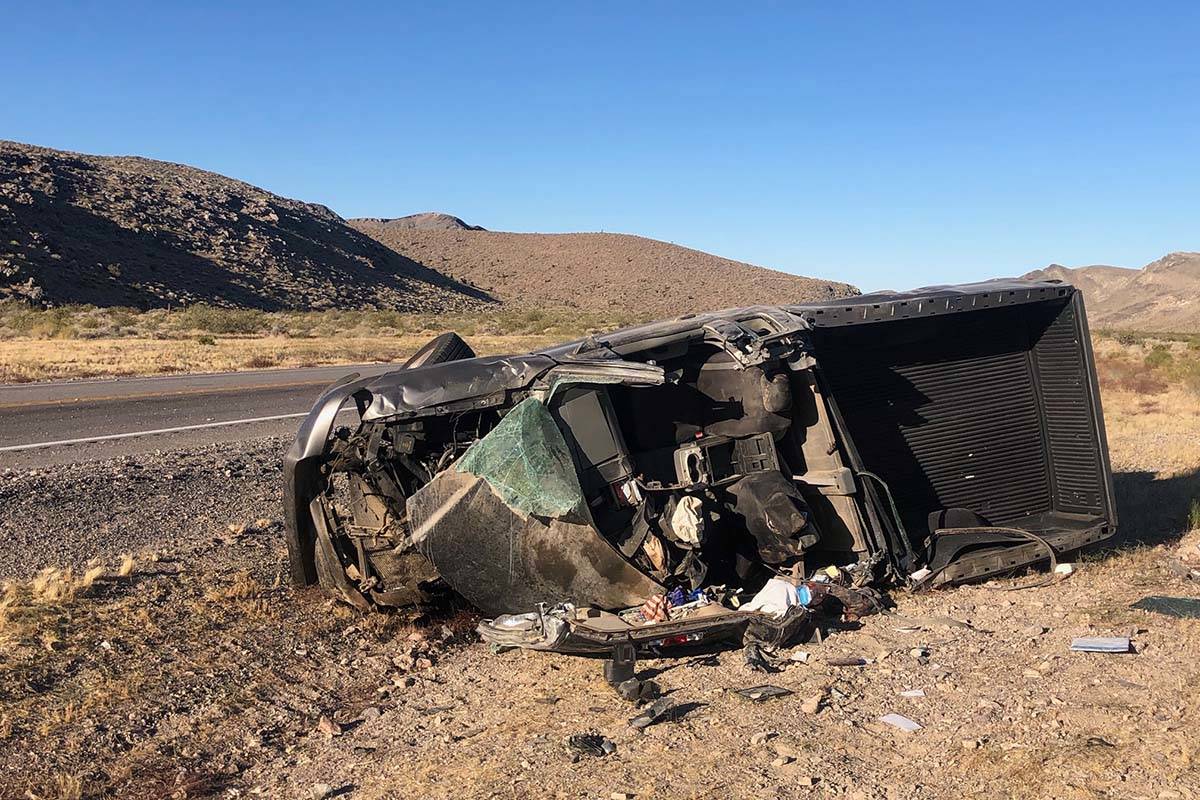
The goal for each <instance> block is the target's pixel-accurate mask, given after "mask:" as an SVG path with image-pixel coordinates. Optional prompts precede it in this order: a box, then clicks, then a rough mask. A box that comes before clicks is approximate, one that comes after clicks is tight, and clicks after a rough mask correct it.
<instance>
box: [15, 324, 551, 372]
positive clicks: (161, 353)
mask: <svg viewBox="0 0 1200 800" xmlns="http://www.w3.org/2000/svg"><path fill="white" fill-rule="evenodd" d="M430 338H431V335H424V334H421V335H415V334H414V335H403V336H374V337H357V338H355V337H342V336H330V337H326V338H313V339H289V338H286V337H282V336H265V337H260V338H252V337H244V336H237V337H234V336H219V337H215V338H214V343H213V344H211V345H205V344H200V343H199V342H197V341H195V340H192V339H62V340H60V339H29V338H24V339H7V340H4V339H0V383H24V382H28V381H36V380H53V379H65V378H95V377H118V376H130V375H161V374H173V373H189V372H230V371H236V370H243V369H264V368H270V367H314V366H320V365H325V364H361V363H370V362H383V363H390V362H396V361H403V360H404V359H406V358H407V357H408V356H410V355H412V353H414V352H415V351H416V350H417V349H418V348H419V347H421V346H422V345H423V344H425V343H426V342H427V341H428V340H429V339H430ZM469 341H470V343H471V346H472V347H474V348H475V349H476V350H477V351H478V352H479V353H480V355H489V354H495V353H521V352H527V351H529V350H532V349H536V348H538V347H543V346H545V345H548V344H554V343H555V342H557V341H559V339H558V338H556V337H551V336H542V335H513V336H495V335H476V336H472V337H470V340H469Z"/></svg>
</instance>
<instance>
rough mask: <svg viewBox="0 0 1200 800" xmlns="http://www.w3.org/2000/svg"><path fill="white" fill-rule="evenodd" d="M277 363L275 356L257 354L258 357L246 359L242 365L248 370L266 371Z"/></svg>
mask: <svg viewBox="0 0 1200 800" xmlns="http://www.w3.org/2000/svg"><path fill="white" fill-rule="evenodd" d="M278 363H279V360H278V359H277V358H275V356H273V355H270V354H267V353H259V354H258V355H254V356H250V357H249V358H247V359H246V360H245V361H244V362H243V364H242V365H243V366H245V367H248V368H249V369H266V368H267V367H273V366H275V365H276V364H278Z"/></svg>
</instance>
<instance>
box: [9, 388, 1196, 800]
mask: <svg viewBox="0 0 1200 800" xmlns="http://www.w3.org/2000/svg"><path fill="white" fill-rule="evenodd" d="M1105 402H1106V418H1107V422H1108V427H1109V439H1110V443H1111V448H1112V456H1113V466H1114V473H1115V476H1116V485H1117V493H1118V503H1119V506H1120V509H1121V514H1122V522H1121V525H1122V531H1123V533H1122V537H1121V541H1119V542H1116V543H1112V544H1111V545H1109V546H1108V547H1106V548H1105V549H1102V550H1099V551H1095V552H1092V553H1088V554H1085V555H1084V556H1083V557H1082V558H1080V559H1078V560H1077V567H1078V568H1077V571H1076V572H1075V573H1074V574H1073V575H1072V576H1070V577H1069V578H1067V579H1065V580H1063V581H1062V582H1059V583H1056V584H1054V585H1051V586H1043V587H1040V588H1029V589H1023V590H1013V591H1008V590H1009V589H1014V588H1015V587H1018V586H1022V585H1024V584H1027V583H1031V582H1035V581H1036V579H1037V578H1038V577H1039V576H1038V575H1037V574H1030V575H1024V576H1016V577H1014V578H1011V579H1006V580H1003V581H996V582H992V583H989V584H986V585H982V586H972V587H963V588H956V589H951V590H944V591H934V592H931V593H928V594H922V595H911V594H908V593H905V592H894V593H893V594H892V600H893V601H894V602H895V608H894V609H893V610H892V611H891V613H889V614H886V615H878V616H875V617H870V618H868V619H866V620H864V621H863V623H862V625H861V627H859V628H858V629H856V630H838V631H834V632H832V633H831V634H830V635H829V636H828V638H827V639H826V640H825V642H824V643H823V644H806V645H801V646H798V647H796V648H792V649H789V650H787V651H784V652H783V653H782V654H781V656H782V658H783V660H782V662H781V666H782V669H781V671H780V672H778V673H776V674H771V675H762V674H759V673H754V672H751V671H749V670H748V668H747V667H746V666H745V665H744V663H743V660H742V656H741V653H740V652H739V651H738V650H736V649H734V650H727V651H717V652H705V653H694V654H689V655H687V656H686V657H682V658H661V659H648V660H643V661H641V662H639V667H640V669H641V670H642V671H643V675H645V676H653V677H654V678H655V680H657V681H658V682H659V683H660V684H661V685H662V686H663V689H664V691H666V692H667V693H668V697H669V698H670V700H671V702H672V703H673V705H674V708H673V711H672V713H670V714H668V718H667V719H665V720H663V721H661V722H659V723H657V724H655V725H653V726H651V727H649V728H647V729H646V730H645V731H644V732H641V733H639V732H637V731H636V730H635V729H633V728H632V727H631V726H630V725H629V723H628V720H629V718H630V717H632V716H633V715H634V714H635V713H636V710H635V708H634V707H633V706H632V705H630V704H628V703H626V702H625V701H623V700H621V699H620V698H618V697H617V696H616V694H615V693H614V692H613V691H612V690H611V689H610V688H608V686H607V685H606V684H605V683H604V681H603V679H602V675H601V664H600V662H599V661H598V660H596V659H585V658H572V657H566V656H556V655H547V654H539V653H525V652H520V651H509V652H502V653H493V652H492V651H490V650H489V648H488V647H486V646H485V645H483V644H481V643H480V642H479V641H478V639H477V638H476V637H475V635H474V634H473V633H472V627H473V619H472V616H471V614H470V612H469V611H466V610H455V609H449V610H447V611H445V612H443V613H441V614H440V615H438V616H436V617H429V618H419V619H414V618H412V617H409V616H404V615H387V616H385V615H380V614H373V615H369V616H366V617H360V616H358V615H357V614H355V613H353V612H351V611H349V610H348V609H346V608H344V607H342V606H340V605H338V604H335V603H332V602H331V601H329V600H328V599H326V598H325V597H323V596H322V595H321V594H320V593H319V592H315V591H310V590H305V591H296V590H294V589H292V588H291V587H289V586H288V585H287V584H286V582H285V580H284V578H283V570H284V564H285V555H284V548H283V545H282V540H281V529H280V526H279V523H278V522H277V521H276V520H277V519H278V508H277V507H274V506H273V505H271V504H272V503H273V502H274V500H272V501H271V502H270V503H268V502H266V501H265V500H264V507H263V508H262V509H261V512H259V514H258V515H261V517H262V518H261V519H251V518H248V517H247V513H246V512H247V511H249V510H250V509H249V508H248V507H247V506H246V505H245V498H247V497H254V496H255V494H254V493H253V492H243V493H242V494H241V495H240V497H241V499H240V500H239V504H238V505H237V506H233V507H231V508H230V511H229V514H230V515H231V518H230V519H229V522H230V523H234V527H233V528H232V529H231V528H229V527H227V526H225V525H217V524H215V523H214V524H213V525H212V526H211V530H207V529H206V530H204V531H203V532H200V531H197V532H196V533H194V534H192V535H191V536H190V538H185V539H183V540H180V539H178V538H177V539H175V540H172V545H171V547H170V549H169V550H167V551H165V552H164V551H161V550H160V551H159V552H157V553H147V554H144V555H143V554H137V555H136V556H135V557H134V558H133V559H127V560H122V559H109V560H108V561H107V562H105V563H103V564H99V565H96V566H94V567H93V568H92V569H89V567H88V564H87V563H86V562H80V561H78V560H76V562H75V563H74V564H73V565H72V572H71V573H70V575H65V574H63V573H52V574H51V573H42V574H41V575H40V576H39V577H37V578H35V579H33V580H19V581H12V582H10V583H9V584H8V586H7V588H6V589H5V592H4V594H3V596H2V599H0V798H5V799H6V800H7V798H30V797H32V798H84V797H89V798H90V797H121V798H166V797H173V798H183V797H225V798H236V797H282V798H312V797H348V798H355V799H356V800H357V799H358V798H393V797H409V796H421V797H454V798H458V797H470V798H475V797H479V798H490V797H494V798H510V797H521V798H524V797H531V796H532V797H569V798H609V797H615V796H623V797H628V796H633V797H636V798H658V797H663V798H707V797H713V798H725V797H732V798H756V799H757V798H776V797H814V798H820V797H845V798H871V799H875V798H879V800H897V799H905V800H907V799H908V798H959V797H980V798H984V797H986V798H1028V797H1049V798H1148V799H1150V800H1169V799H1170V798H1200V735H1198V734H1197V733H1196V731H1197V729H1198V724H1200V693H1198V692H1197V689H1198V688H1200V621H1196V620H1181V619H1175V618H1171V617H1167V616H1164V615H1161V614H1155V613H1151V612H1146V611H1141V610H1136V609H1132V608H1130V604H1131V603H1133V602H1135V601H1136V600H1138V599H1139V598H1142V597H1144V596H1147V595H1170V596H1186V597H1200V583H1197V582H1196V581H1195V580H1192V579H1191V578H1189V577H1188V574H1189V573H1188V570H1187V569H1184V568H1181V567H1180V566H1179V565H1180V563H1182V562H1181V560H1180V559H1181V558H1182V557H1191V556H1194V557H1196V558H1198V559H1200V549H1197V542H1200V531H1198V532H1195V533H1193V534H1191V535H1189V536H1187V537H1184V538H1183V539H1182V540H1181V538H1180V537H1181V536H1182V535H1183V533H1184V531H1185V530H1186V529H1187V528H1188V517H1189V511H1190V509H1192V508H1193V507H1194V503H1193V501H1194V499H1195V498H1197V497H1200V479H1198V477H1197V476H1198V474H1200V473H1198V470H1200V397H1197V395H1195V394H1194V393H1190V392H1187V391H1184V390H1183V389H1181V388H1169V389H1167V390H1164V391H1161V392H1157V393H1155V394H1154V395H1152V396H1144V395H1139V394H1136V393H1133V392H1127V391H1124V390H1121V389H1119V388H1117V389H1111V390H1106V395H1105ZM262 472H263V475H262V477H261V478H259V477H255V475H253V474H252V475H251V476H250V477H248V478H246V480H260V479H261V480H263V481H273V480H277V477H276V476H277V473H276V472H275V471H274V470H273V469H272V470H266V469H264V470H263V471H262ZM264 485H265V484H264ZM262 496H263V497H264V498H266V497H272V498H273V497H276V496H277V495H275V494H274V493H267V492H266V491H265V490H264V491H263V492H262ZM221 502H222V501H221V499H220V498H219V497H218V496H216V493H214V497H213V500H212V506H211V507H210V508H209V509H208V511H209V514H210V516H214V515H215V514H216V511H219V510H220V509H221V508H222V506H221V505H220V503H221ZM214 509H215V510H216V511H214ZM0 513H3V512H0ZM235 514H236V515H240V516H238V517H237V518H233V515H235ZM258 515H253V516H258ZM146 524H151V521H149V520H148V521H147V523H146ZM158 524H164V525H165V524H169V521H167V520H166V519H164V520H163V521H161V523H158ZM79 525H80V526H81V527H86V525H87V519H79ZM1088 635H1096V636H1106V635H1111V636H1130V637H1131V638H1132V640H1133V643H1134V649H1135V651H1136V652H1131V653H1127V654H1120V655H1102V654H1085V653H1074V652H1071V650H1070V643H1071V640H1072V638H1073V637H1076V636H1088ZM793 651H803V652H806V653H808V660H807V662H806V663H800V662H799V661H793V660H791V659H790V658H789V656H790V655H791V653H792V652H793ZM914 651H915V653H916V654H914ZM843 656H854V657H860V658H863V659H866V660H867V661H868V663H866V664H865V665H863V666H859V667H838V666H832V665H831V664H830V663H829V661H830V660H831V659H836V658H838V657H843ZM762 683H770V684H774V685H777V686H780V687H783V688H785V689H788V690H790V691H791V694H789V695H786V696H783V697H779V698H776V699H771V700H766V701H763V702H757V703H756V702H751V701H749V700H746V699H744V698H742V697H741V696H739V695H737V694H735V693H733V691H732V690H734V689H738V688H743V687H747V686H753V685H756V684H762ZM910 690H921V691H922V692H923V696H918V697H911V696H904V695H902V694H901V692H906V691H910ZM889 713H895V714H901V715H904V716H905V717H908V718H910V719H912V720H914V721H915V722H917V723H918V724H920V725H921V726H922V727H921V729H920V730H917V731H915V732H912V733H907V734H906V733H902V732H899V731H897V730H895V729H893V728H891V727H888V726H886V725H885V724H883V723H881V722H880V718H881V717H882V716H884V715H885V714H889ZM588 731H594V732H597V733H599V734H601V735H603V736H606V737H608V738H609V739H610V740H611V741H612V742H613V743H614V744H615V747H616V749H615V751H614V752H613V753H611V754H610V755H606V756H603V757H595V756H591V755H580V754H577V753H574V752H573V751H572V750H571V749H570V748H569V747H568V746H567V745H566V744H565V741H564V740H565V739H566V737H568V736H569V735H571V734H576V733H582V732H588ZM614 793H619V794H614Z"/></svg>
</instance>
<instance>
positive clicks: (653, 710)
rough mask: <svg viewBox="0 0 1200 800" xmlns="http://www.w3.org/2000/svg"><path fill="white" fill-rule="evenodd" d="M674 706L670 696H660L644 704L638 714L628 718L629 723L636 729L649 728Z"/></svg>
mask: <svg viewBox="0 0 1200 800" xmlns="http://www.w3.org/2000/svg"><path fill="white" fill-rule="evenodd" d="M674 707H675V704H674V703H673V702H672V701H671V699H670V698H667V697H662V698H659V699H658V700H655V701H654V702H653V703H651V704H650V705H648V706H646V707H645V708H644V709H643V710H642V712H641V713H640V714H638V715H637V716H635V717H632V718H631V719H630V720H629V725H630V727H632V728H636V729H638V730H644V729H646V728H649V727H650V726H651V725H653V724H654V723H656V722H659V721H661V720H662V719H663V717H665V716H666V715H667V714H668V713H670V712H671V710H672V709H673V708H674Z"/></svg>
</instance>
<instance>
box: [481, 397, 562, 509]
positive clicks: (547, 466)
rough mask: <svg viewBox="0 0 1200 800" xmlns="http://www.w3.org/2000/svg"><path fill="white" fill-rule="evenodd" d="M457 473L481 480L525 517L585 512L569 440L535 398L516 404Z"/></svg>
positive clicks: (482, 440) (483, 439) (484, 438)
mask: <svg viewBox="0 0 1200 800" xmlns="http://www.w3.org/2000/svg"><path fill="white" fill-rule="evenodd" d="M457 469H458V471H459V472H468V473H470V474H472V475H477V476H479V477H480V478H483V479H484V480H485V481H487V482H488V484H489V485H491V487H492V488H493V489H494V490H495V491H496V494H498V495H500V497H501V499H503V500H504V502H505V503H507V504H508V505H510V506H512V507H513V508H514V509H516V510H518V511H521V512H524V513H525V514H536V515H538V516H543V517H564V516H566V515H567V514H569V513H571V512H572V511H582V510H583V509H584V508H585V505H584V500H583V489H582V488H581V487H580V485H579V476H578V475H577V474H576V472H575V463H574V462H573V461H572V460H571V452H570V450H569V449H568V447H567V440H566V439H565V438H564V437H563V435H562V431H560V430H559V429H558V425H557V423H555V421H554V418H553V417H552V416H550V412H549V411H547V410H546V407H545V405H543V404H542V403H541V401H539V400H538V399H536V398H533V397H530V398H528V399H526V400H523V401H522V402H520V403H518V404H517V405H516V406H515V407H514V408H513V410H512V411H510V412H508V414H507V415H506V416H505V417H504V419H502V420H500V424H499V425H497V426H496V427H495V428H493V429H492V432H491V433H489V434H488V435H487V436H485V437H483V438H482V439H480V440H479V441H478V442H476V443H475V444H473V445H472V446H471V447H470V448H469V449H468V450H467V452H466V453H464V454H463V457H462V458H461V459H459V462H458V467H457Z"/></svg>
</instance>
